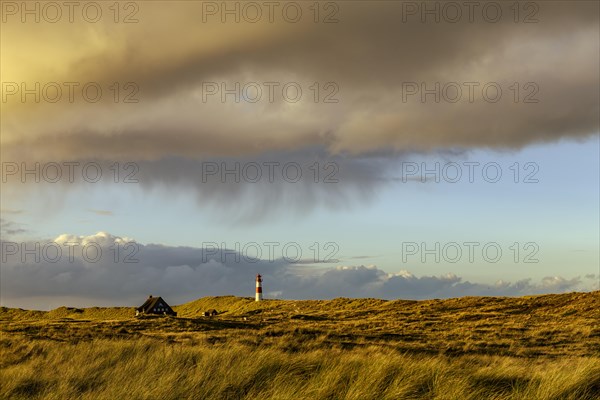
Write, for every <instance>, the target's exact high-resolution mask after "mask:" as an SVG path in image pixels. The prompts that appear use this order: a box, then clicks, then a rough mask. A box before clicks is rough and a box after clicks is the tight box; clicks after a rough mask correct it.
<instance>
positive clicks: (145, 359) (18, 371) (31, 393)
mask: <svg viewBox="0 0 600 400" xmlns="http://www.w3.org/2000/svg"><path fill="white" fill-rule="evenodd" d="M210 308H215V309H217V310H218V311H219V312H220V314H219V316H217V317H212V318H204V317H199V315H200V314H201V313H202V312H203V311H204V310H206V309H210ZM176 310H177V311H178V313H179V317H178V318H165V317H159V318H146V319H136V318H133V309H131V308H88V309H74V308H65V307H62V308H59V309H57V310H53V311H50V312H42V311H25V310H17V309H7V308H2V309H0V332H1V337H0V398H7V399H8V398H10V399H13V398H16V399H18V398H23V399H30V398H48V399H54V398H56V399H70V398H73V399H75V398H84V399H85V398H90V399H91V398H102V399H119V398H143V399H155V398H156V399H180V398H189V399H244V398H247V399H253V398H259V397H260V398H272V399H420V398H425V399H590V400H591V399H595V398H597V397H594V395H595V393H596V392H600V327H599V325H598V322H599V321H600V311H599V310H600V292H593V293H571V294H564V295H549V296H535V297H524V298H460V299H449V300H443V301H442V300H429V301H401V300H398V301H384V300H376V299H335V300H330V301H284V300H270V301H264V302H261V303H256V302H254V301H252V299H250V298H239V297H232V296H226V297H208V298H202V299H199V300H196V301H193V302H190V303H187V304H184V305H181V306H178V307H176Z"/></svg>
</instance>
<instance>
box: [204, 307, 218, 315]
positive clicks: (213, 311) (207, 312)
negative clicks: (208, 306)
mask: <svg viewBox="0 0 600 400" xmlns="http://www.w3.org/2000/svg"><path fill="white" fill-rule="evenodd" d="M217 314H219V313H218V312H217V310H215V309H214V308H213V309H212V310H208V311H204V316H205V317H214V316H215V315H217Z"/></svg>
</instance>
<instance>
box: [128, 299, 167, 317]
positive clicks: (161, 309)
mask: <svg viewBox="0 0 600 400" xmlns="http://www.w3.org/2000/svg"><path fill="white" fill-rule="evenodd" d="M136 310H137V311H138V312H140V313H144V314H168V315H177V313H176V312H175V311H173V309H172V308H171V306H169V305H168V304H167V302H166V301H164V300H163V298H162V297H160V296H159V297H152V296H150V297H148V299H147V300H146V301H145V302H144V304H142V305H141V306H139V307H138V308H136Z"/></svg>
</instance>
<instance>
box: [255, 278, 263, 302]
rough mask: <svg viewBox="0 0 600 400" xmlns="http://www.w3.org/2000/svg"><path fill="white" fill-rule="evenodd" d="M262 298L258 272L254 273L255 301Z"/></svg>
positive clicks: (260, 280) (260, 279)
mask: <svg viewBox="0 0 600 400" xmlns="http://www.w3.org/2000/svg"><path fill="white" fill-rule="evenodd" d="M261 300H262V277H261V276H260V274H258V275H256V301H261Z"/></svg>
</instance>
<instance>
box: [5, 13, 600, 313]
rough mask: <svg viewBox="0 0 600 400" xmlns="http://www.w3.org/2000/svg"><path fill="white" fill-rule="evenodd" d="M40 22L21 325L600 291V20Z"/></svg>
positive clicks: (18, 20)
mask: <svg viewBox="0 0 600 400" xmlns="http://www.w3.org/2000/svg"><path fill="white" fill-rule="evenodd" d="M24 4H26V3H20V2H4V1H3V2H2V4H1V11H2V16H1V18H2V21H1V22H2V24H1V31H0V33H1V35H0V44H1V50H0V51H1V53H0V56H1V57H0V59H1V60H0V81H1V82H2V88H1V89H2V92H1V99H0V100H1V101H0V106H1V110H0V111H1V121H0V145H1V148H0V156H1V165H2V182H1V186H2V190H1V194H0V200H1V209H0V214H1V227H0V228H1V229H0V231H1V235H2V237H1V240H0V244H1V246H2V248H1V253H2V254H0V256H1V258H2V259H1V260H0V261H1V264H0V265H1V268H0V278H1V279H0V290H1V291H0V304H1V305H3V306H9V307H23V308H35V309H51V308H55V307H58V306H62V305H68V306H109V305H127V306H131V305H138V304H137V303H139V302H140V301H143V299H144V298H145V297H146V296H147V295H148V294H154V295H161V296H163V297H165V298H166V299H167V301H169V302H170V303H172V304H178V303H182V302H186V301H190V300H193V299H196V298H199V297H202V296H208V295H211V296H213V295H230V294H231V295H237V296H252V295H253V291H254V277H255V275H256V274H257V273H260V274H261V275H263V280H264V281H263V285H264V292H265V297H266V298H283V299H307V298H308V299H310V298H334V297H377V298H386V299H395V298H410V299H426V298H446V297H460V296H473V295H483V296H487V295H499V296H520V295H533V294H541V293H562V292H570V291H591V290H598V289H600V251H599V244H598V243H599V242H600V232H599V229H600V228H599V226H600V212H599V206H598V204H599V203H600V174H599V170H600V161H599V159H600V100H599V98H600V93H599V90H598V87H600V82H599V80H600V54H599V50H598V49H599V48H600V43H599V41H600V27H599V20H600V10H599V5H598V3H596V2H588V1H568V2H567V1H540V2H527V3H517V7H515V5H514V4H513V3H509V2H480V3H478V4H479V5H474V6H473V8H469V7H467V6H466V5H464V4H463V3H451V4H450V5H448V4H449V3H444V2H436V1H431V2H426V3H424V2H387V1H371V2H366V1H351V2H350V1H346V2H319V3H313V2H274V3H269V4H270V5H265V3H261V2H250V3H243V2H241V3H240V2H201V1H178V2H169V4H167V2H164V1H148V2H118V3H114V2H106V3H105V2H95V3H94V2H92V3H90V2H74V3H73V4H72V6H66V5H64V4H60V3H53V2H39V3H38V2H36V3H35V4H37V5H35V4H34V3H31V4H29V5H28V6H27V7H29V8H25V7H26V6H25V5H24ZM115 4H116V5H115ZM41 37H43V38H44V40H40V38H41Z"/></svg>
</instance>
